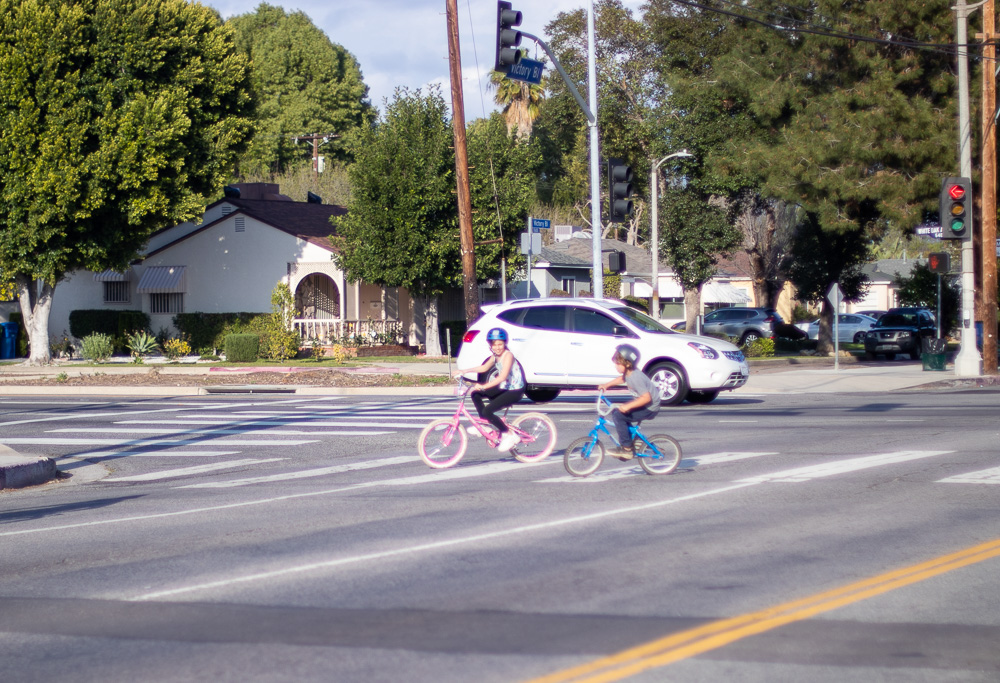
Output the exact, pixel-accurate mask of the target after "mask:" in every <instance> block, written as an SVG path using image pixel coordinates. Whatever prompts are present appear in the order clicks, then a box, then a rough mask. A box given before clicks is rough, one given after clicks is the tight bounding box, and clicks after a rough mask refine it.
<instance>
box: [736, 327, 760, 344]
mask: <svg viewBox="0 0 1000 683" xmlns="http://www.w3.org/2000/svg"><path fill="white" fill-rule="evenodd" d="M758 339H760V332H757V331H756V330H748V331H747V332H745V333H744V334H743V338H742V339H741V340H740V346H749V345H750V344H753V343H754V342H755V341H757V340H758Z"/></svg>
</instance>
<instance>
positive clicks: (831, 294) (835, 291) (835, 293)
mask: <svg viewBox="0 0 1000 683" xmlns="http://www.w3.org/2000/svg"><path fill="white" fill-rule="evenodd" d="M841 296H842V294H841V293H840V285H838V284H837V283H836V282H834V283H833V284H832V285H830V289H828V290H827V292H826V298H827V299H829V300H830V303H831V304H833V305H834V306H837V307H838V309H837V313H840V309H839V306H840V298H841Z"/></svg>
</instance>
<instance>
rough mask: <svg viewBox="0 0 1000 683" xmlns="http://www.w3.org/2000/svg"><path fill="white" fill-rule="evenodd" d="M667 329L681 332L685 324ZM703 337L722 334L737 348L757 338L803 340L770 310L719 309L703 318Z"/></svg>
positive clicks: (800, 334) (799, 331) (804, 335)
mask: <svg viewBox="0 0 1000 683" xmlns="http://www.w3.org/2000/svg"><path fill="white" fill-rule="evenodd" d="M670 329H672V330H676V331H678V332H684V331H685V330H686V329H687V323H686V322H684V321H681V322H678V323H674V324H673V325H671V326H670ZM702 333H703V334H724V335H726V336H728V337H734V338H737V339H739V340H740V341H739V344H740V346H746V345H747V344H752V343H753V342H754V341H755V340H757V339H760V338H762V337H763V338H765V339H773V338H775V337H784V338H786V339H805V338H806V333H805V331H804V330H800V329H799V328H798V327H796V326H795V325H789V324H788V323H786V322H785V320H784V318H782V317H781V315H780V314H779V313H778V312H777V311H776V310H774V309H773V308H720V309H719V310H717V311H712V312H711V313H709V314H708V315H706V316H705V319H704V320H703V321H702Z"/></svg>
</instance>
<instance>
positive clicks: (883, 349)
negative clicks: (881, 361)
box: [865, 308, 937, 360]
mask: <svg viewBox="0 0 1000 683" xmlns="http://www.w3.org/2000/svg"><path fill="white" fill-rule="evenodd" d="M935 336H937V323H936V322H935V321H934V314H933V313H931V312H930V311H929V310H927V309H926V308H890V309H889V310H888V311H886V313H885V315H883V316H882V317H881V318H879V319H878V321H877V322H876V323H875V327H873V328H872V329H870V330H869V331H868V332H867V333H866V334H865V356H866V357H868V358H869V359H873V358H875V356H877V355H879V354H885V357H886V358H889V359H892V358H894V357H895V355H896V354H897V353H908V354H910V358H912V359H913V360H916V359H918V358H920V347H921V342H922V340H923V339H924V338H927V337H930V338H933V337H935Z"/></svg>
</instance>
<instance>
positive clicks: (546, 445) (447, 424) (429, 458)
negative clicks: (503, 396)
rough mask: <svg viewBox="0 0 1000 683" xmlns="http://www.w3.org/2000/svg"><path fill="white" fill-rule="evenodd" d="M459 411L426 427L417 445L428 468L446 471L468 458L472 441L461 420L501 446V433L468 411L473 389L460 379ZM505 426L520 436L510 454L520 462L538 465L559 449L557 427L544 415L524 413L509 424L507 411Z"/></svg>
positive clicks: (493, 445) (494, 446) (488, 441)
mask: <svg viewBox="0 0 1000 683" xmlns="http://www.w3.org/2000/svg"><path fill="white" fill-rule="evenodd" d="M458 386H459V394H458V396H459V398H458V407H457V408H456V409H455V414H454V415H452V416H451V417H442V418H439V419H437V420H434V421H433V422H431V423H430V424H429V425H427V426H426V427H424V431H422V432H421V433H420V439H419V440H418V441H417V450H418V451H419V452H420V457H421V459H423V461H424V462H425V463H427V465H428V466H429V467H433V468H434V469H438V470H440V469H444V468H446V467H451V466H452V465H455V464H457V463H458V461H459V460H461V459H462V456H464V455H465V449H466V448H467V447H468V445H469V437H468V435H467V434H466V430H465V428H464V427H463V426H462V418H463V417H464V418H465V419H466V420H468V421H469V422H471V423H472V427H469V429H470V430H471V429H473V428H475V429H477V430H479V433H480V434H482V436H483V438H484V439H486V443H487V444H489V445H490V446H491V447H493V448H496V447H497V445H498V444H499V443H500V433H499V432H498V431H497V430H496V429H495V428H494V427H493V425H491V424H490V423H489V422H487V421H486V420H484V419H482V418H480V417H479V416H478V415H472V414H471V413H470V412H469V409H468V408H466V407H465V399H466V397H467V396H468V395H469V390H470V389H471V388H472V387H471V385H469V384H468V383H467V382H466V381H465V380H464V379H461V378H460V379H459V381H458ZM503 421H504V424H506V425H507V427H508V428H509V429H510V430H511V431H512V432H514V433H515V434H517V435H518V437H520V439H521V443H519V444H517V445H516V446H514V447H513V448H512V449H511V450H510V452H511V453H513V454H514V457H515V458H516V459H517V460H519V461H521V462H538V461H539V460H542V459H544V458H545V457H546V456H547V455H548V454H549V453H551V452H552V449H553V448H555V445H556V425H555V423H554V422H552V420H551V419H549V417H548V416H547V415H543V414H542V413H525V414H524V415H520V416H518V417H517V419H515V420H514V421H513V422H507V411H504V417H503Z"/></svg>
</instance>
